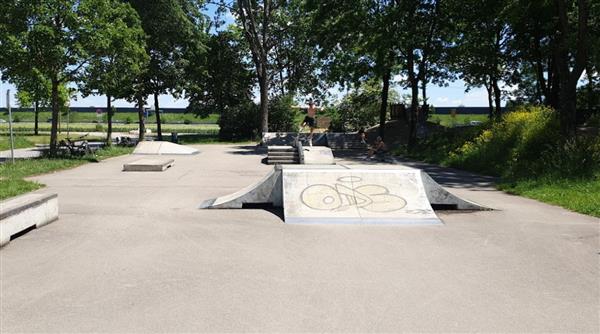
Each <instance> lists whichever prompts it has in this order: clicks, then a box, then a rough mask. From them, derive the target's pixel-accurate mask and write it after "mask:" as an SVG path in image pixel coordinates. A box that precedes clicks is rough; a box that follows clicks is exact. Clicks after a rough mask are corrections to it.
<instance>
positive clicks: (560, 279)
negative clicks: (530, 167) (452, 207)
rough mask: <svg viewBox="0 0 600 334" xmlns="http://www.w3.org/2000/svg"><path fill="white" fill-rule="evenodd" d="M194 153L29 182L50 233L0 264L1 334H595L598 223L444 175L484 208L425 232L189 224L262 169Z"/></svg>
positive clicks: (214, 218)
mask: <svg viewBox="0 0 600 334" xmlns="http://www.w3.org/2000/svg"><path fill="white" fill-rule="evenodd" d="M197 148H198V149H199V150H200V151H201V153H200V154H198V155H194V156H177V157H176V158H175V159H176V161H175V166H174V167H173V168H170V169H168V170H166V171H165V172H162V173H151V174H149V173H143V172H140V173H136V172H127V173H124V172H121V166H122V165H123V163H126V162H129V161H133V160H136V159H139V157H137V156H126V157H119V158H114V159H109V160H106V161H103V162H100V163H96V164H88V165H85V166H82V167H79V168H76V169H72V170H67V171H63V172H59V173H54V174H50V175H44V176H40V177H36V178H35V179H36V180H38V181H40V182H43V183H45V184H47V185H48V187H47V188H46V189H44V190H43V191H44V192H57V193H58V194H59V197H60V212H61V213H60V219H59V221H57V222H55V223H53V224H50V225H48V226H45V227H44V228H42V229H39V230H34V231H32V232H30V233H28V234H26V235H24V236H22V237H20V238H18V239H17V240H14V241H13V242H11V243H10V244H9V245H8V246H6V247H4V248H3V249H2V250H1V251H0V269H1V270H0V281H1V282H0V288H1V291H0V293H1V298H0V299H1V302H0V314H1V321H0V332H2V333H10V332H67V331H68V332H184V331H185V332H225V331H228V332H241V331H244V332H248V331H253V332H292V331H293V332H300V331H304V332H306V331H308V332H317V331H318V332H323V331H336V332H349V331H352V332H367V331H368V332H401V331H412V332H425V331H427V332H586V333H590V332H591V333H597V332H600V319H599V313H598V309H599V308H600V291H599V290H600V286H599V283H598V279H599V276H600V275H599V273H600V269H599V267H600V266H599V259H600V253H599V252H600V240H599V229H600V221H599V219H597V218H593V217H589V216H584V215H580V214H576V213H572V212H569V211H566V210H564V209H561V208H558V207H555V206H550V205H546V204H542V203H539V202H537V201H533V200H529V199H524V198H521V197H516V196H511V195H507V194H503V193H501V192H498V191H495V190H493V188H490V187H489V186H488V185H486V183H485V182H484V181H481V182H479V181H477V182H473V183H472V184H470V183H469V182H461V178H464V177H467V179H463V181H469V180H470V179H469V177H468V174H467V175H466V176H465V175H454V176H452V175H453V174H454V172H452V171H449V170H440V171H439V174H440V175H442V176H444V177H446V178H447V179H448V180H449V181H448V182H446V183H444V182H443V181H440V180H441V178H439V179H438V182H440V183H442V184H444V185H448V186H449V187H450V188H449V189H450V190H451V191H452V192H454V193H456V194H458V195H460V196H462V197H464V198H467V199H471V200H474V201H477V202H479V203H481V204H483V205H487V206H491V207H494V208H496V209H498V210H497V211H482V212H473V213H450V212H442V213H439V216H440V218H441V219H442V220H443V222H444V225H438V226H357V225H322V226H320V225H289V224H284V223H283V222H282V221H281V218H280V217H279V216H278V213H277V212H275V213H273V212H268V211H264V210H258V209H252V210H198V209H197V206H198V205H199V204H200V203H201V202H202V201H203V200H205V199H208V198H213V197H217V196H220V195H223V194H228V193H231V192H234V191H237V190H239V189H240V188H242V187H244V186H247V185H249V184H252V183H254V182H256V181H258V180H259V179H261V178H262V177H263V176H264V175H265V174H266V173H267V172H268V171H269V170H270V169H271V168H272V167H271V166H267V165H263V164H261V163H260V161H261V159H263V158H264V157H265V155H263V154H257V153H255V151H254V150H252V149H251V148H249V147H240V146H235V145H204V146H197ZM350 160H351V159H350ZM351 162H352V161H346V163H351ZM432 176H434V177H435V176H436V175H435V174H434V173H432Z"/></svg>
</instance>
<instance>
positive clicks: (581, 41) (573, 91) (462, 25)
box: [0, 0, 600, 150]
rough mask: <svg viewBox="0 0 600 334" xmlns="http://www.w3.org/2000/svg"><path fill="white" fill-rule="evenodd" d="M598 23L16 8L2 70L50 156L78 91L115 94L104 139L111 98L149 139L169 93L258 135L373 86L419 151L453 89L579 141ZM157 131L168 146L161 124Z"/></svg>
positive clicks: (383, 7) (289, 0)
mask: <svg viewBox="0 0 600 334" xmlns="http://www.w3.org/2000/svg"><path fill="white" fill-rule="evenodd" d="M208 4H210V5H211V8H213V9H214V8H216V10H214V11H213V10H211V11H210V13H211V16H210V17H209V16H207V15H206V13H208V12H209V11H207V10H206V6H207V5H208ZM213 14H214V15H213ZM228 14H231V15H232V16H233V18H234V23H233V24H231V25H226V24H225V23H226V22H225V20H224V17H225V15H228ZM599 21H600V2H598V1H593V0H573V1H568V0H542V1H525V0H511V1H508V0H500V1H497V0H482V1H479V0H478V1H475V0H465V1H459V0H340V1H335V2H334V1H318V0H257V1H249V0H215V1H210V2H204V1H201V0H154V1H145V0H126V1H124V0H38V1H18V0H7V1H5V2H4V4H3V11H2V12H1V13H0V70H1V72H2V79H3V80H8V81H10V82H11V83H14V84H15V85H16V87H17V89H18V98H19V101H20V103H21V105H29V106H32V107H33V108H35V109H36V110H37V109H38V108H39V107H40V106H49V107H50V108H51V109H52V114H53V117H52V130H51V140H50V145H51V150H55V149H56V144H57V142H56V139H57V119H58V115H59V112H60V110H61V108H63V107H64V106H65V105H66V104H67V102H68V101H69V100H70V98H71V96H72V95H73V94H74V93H75V92H74V89H73V88H72V87H76V91H78V92H79V93H80V94H81V95H83V96H88V95H91V94H94V95H105V96H106V101H107V103H106V109H107V110H109V113H108V114H109V117H108V131H107V132H108V134H107V140H110V136H111V117H112V113H113V108H112V105H111V103H112V102H113V101H114V100H115V99H126V100H127V101H130V102H132V103H135V104H136V105H137V106H138V115H139V120H138V121H139V127H140V131H139V132H140V136H141V137H142V138H140V139H143V133H144V132H145V131H144V126H145V124H144V117H143V113H144V105H145V103H146V101H147V100H148V99H149V98H150V99H151V100H153V102H154V103H153V104H154V105H155V107H156V108H157V109H159V108H160V106H159V103H158V96H159V95H162V94H171V95H173V96H174V97H176V98H181V97H182V98H186V99H188V101H189V103H190V104H189V106H188V108H187V109H188V111H189V112H193V113H194V114H197V115H199V116H205V115H207V114H208V113H212V112H214V111H217V113H219V114H220V115H221V116H222V117H221V119H222V121H221V120H220V122H232V121H236V120H240V119H243V120H246V119H249V120H251V122H250V123H248V124H247V126H249V127H256V131H257V132H258V133H261V132H266V131H269V129H270V128H271V127H270V123H273V122H270V120H269V116H270V115H271V113H270V111H269V109H270V105H271V106H272V107H273V106H276V105H277V103H278V101H289V100H291V99H294V98H295V99H297V98H298V97H299V96H308V97H310V98H313V99H318V100H327V92H328V90H329V89H330V88H331V87H334V86H338V85H339V86H340V87H343V88H349V89H359V88H360V87H361V86H362V85H364V84H365V83H369V84H370V85H371V86H373V82H376V83H377V85H376V86H375V87H377V88H378V89H379V96H377V99H376V102H377V103H378V104H379V105H380V110H379V123H380V124H383V123H384V122H385V121H386V120H387V117H388V116H387V115H388V100H389V97H390V90H391V89H393V88H394V87H395V86H401V87H405V88H408V89H409V90H410V92H411V94H410V97H409V100H408V101H407V104H408V110H409V112H408V117H407V121H408V124H409V127H408V128H409V131H408V132H409V133H408V144H409V147H412V146H414V145H415V143H416V139H417V138H416V127H417V120H418V119H420V118H419V113H427V111H428V109H429V107H430V106H429V103H428V99H427V87H428V85H432V84H433V85H440V86H444V85H447V84H448V82H451V81H453V80H457V79H461V80H463V81H464V82H465V83H466V85H467V88H468V89H470V88H475V87H484V88H485V89H486V90H487V92H488V105H489V115H490V118H498V117H500V114H501V101H502V100H508V99H510V100H511V103H512V104H536V105H544V106H548V107H550V108H553V109H554V110H556V111H557V112H558V114H559V119H560V133H561V135H563V136H565V137H571V136H574V135H575V133H576V129H577V123H578V121H580V120H583V119H585V118H587V117H589V116H590V114H591V113H597V112H598V105H599V104H600V100H599V95H600V92H599V86H600V84H599V79H598V72H599V64H600V22H599ZM394 78H400V80H399V81H394ZM582 82H583V83H584V84H583V85H582V84H581V83H582ZM255 87H258V93H259V97H260V104H259V106H255V104H254V102H253V92H254V91H255V90H256V89H255ZM275 108H276V109H277V108H278V107H275ZM249 113H252V114H249ZM156 122H157V134H158V139H159V140H160V139H162V132H161V126H160V124H161V120H160V114H158V115H157V117H156ZM383 130H384V127H383V126H380V131H381V135H382V136H383V135H384V133H383Z"/></svg>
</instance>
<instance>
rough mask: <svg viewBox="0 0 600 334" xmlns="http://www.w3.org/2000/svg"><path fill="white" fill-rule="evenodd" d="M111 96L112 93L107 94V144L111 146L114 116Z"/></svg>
mask: <svg viewBox="0 0 600 334" xmlns="http://www.w3.org/2000/svg"><path fill="white" fill-rule="evenodd" d="M111 102H112V101H111V97H110V95H107V96H106V112H107V114H106V116H107V123H108V124H107V127H106V146H110V145H111V144H112V117H113V110H112V105H111Z"/></svg>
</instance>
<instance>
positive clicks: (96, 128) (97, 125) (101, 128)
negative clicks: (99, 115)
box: [94, 124, 104, 132]
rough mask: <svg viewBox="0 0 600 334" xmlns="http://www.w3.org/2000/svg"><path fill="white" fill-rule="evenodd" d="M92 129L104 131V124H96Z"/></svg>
mask: <svg viewBox="0 0 600 334" xmlns="http://www.w3.org/2000/svg"><path fill="white" fill-rule="evenodd" d="M94 130H96V131H98V132H101V131H104V126H103V125H102V124H96V125H95V126H94Z"/></svg>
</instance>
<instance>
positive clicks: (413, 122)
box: [407, 49, 419, 150]
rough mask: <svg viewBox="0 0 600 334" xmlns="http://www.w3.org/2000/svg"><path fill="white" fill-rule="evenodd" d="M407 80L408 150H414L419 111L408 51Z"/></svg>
mask: <svg viewBox="0 0 600 334" xmlns="http://www.w3.org/2000/svg"><path fill="white" fill-rule="evenodd" d="M407 65H408V80H409V82H410V88H411V103H410V113H409V117H408V149H409V150H412V149H414V147H415V145H416V144H417V112H418V109H419V80H418V79H417V77H416V75H415V68H414V66H415V62H414V50H413V49H410V50H409V51H408V57H407Z"/></svg>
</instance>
